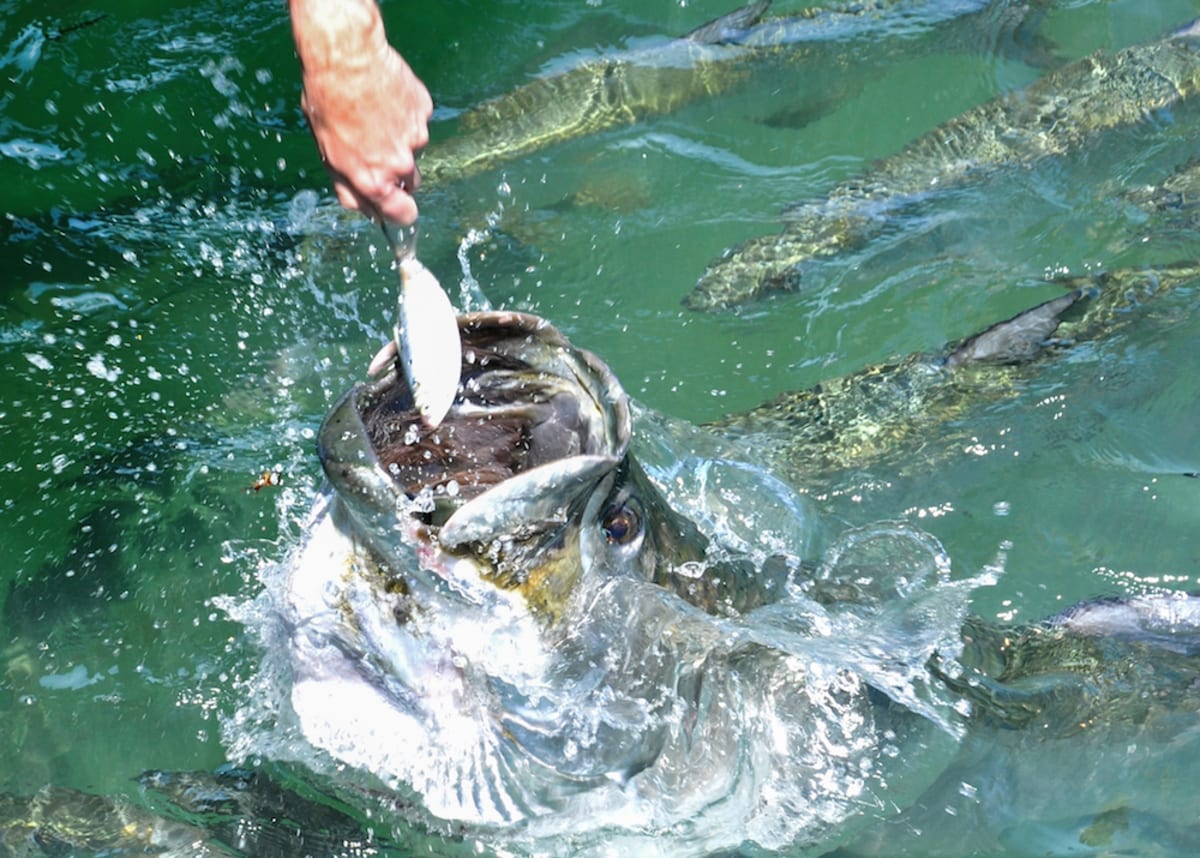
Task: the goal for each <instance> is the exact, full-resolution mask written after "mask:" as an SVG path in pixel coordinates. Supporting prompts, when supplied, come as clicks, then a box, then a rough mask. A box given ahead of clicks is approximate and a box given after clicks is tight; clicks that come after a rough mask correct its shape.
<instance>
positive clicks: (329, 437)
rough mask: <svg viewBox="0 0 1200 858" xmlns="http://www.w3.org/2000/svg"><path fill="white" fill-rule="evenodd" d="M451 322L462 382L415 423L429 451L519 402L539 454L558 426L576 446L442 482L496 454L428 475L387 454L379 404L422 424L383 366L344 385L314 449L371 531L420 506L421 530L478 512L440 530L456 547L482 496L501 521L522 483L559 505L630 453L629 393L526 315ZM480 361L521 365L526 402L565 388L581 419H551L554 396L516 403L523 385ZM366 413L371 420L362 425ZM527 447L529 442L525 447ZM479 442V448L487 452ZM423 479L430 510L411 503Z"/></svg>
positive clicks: (516, 370)
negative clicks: (432, 415)
mask: <svg viewBox="0 0 1200 858" xmlns="http://www.w3.org/2000/svg"><path fill="white" fill-rule="evenodd" d="M458 324H459V332H460V335H461V337H462V341H463V383H462V384H461V385H460V390H459V393H458V395H457V396H456V397H455V401H454V404H453V405H452V406H451V409H450V413H449V414H448V415H447V418H446V421H444V422H443V425H442V426H441V427H439V428H438V429H436V430H428V429H427V427H425V428H418V429H417V430H415V431H416V432H418V433H423V438H424V439H425V440H426V442H427V443H431V445H432V448H433V449H434V451H435V452H437V450H439V449H443V448H446V447H450V446H451V444H450V442H449V439H451V438H452V436H453V435H454V433H455V432H456V431H458V430H459V429H461V427H464V426H468V425H470V426H474V427H476V428H478V427H481V426H485V424H486V423H487V421H489V420H490V419H491V418H492V417H493V416H494V415H496V414H499V415H502V416H503V415H506V414H507V415H512V418H513V419H514V420H519V419H520V418H521V416H522V415H523V413H524V412H525V411H528V412H529V415H530V416H531V419H533V420H534V421H535V422H533V423H532V424H530V425H531V427H532V429H531V434H533V433H536V432H538V431H540V430H545V432H547V433H549V434H550V435H552V436H553V437H552V438H551V439H550V441H549V442H545V441H544V440H543V442H542V445H543V446H549V447H550V448H551V449H550V451H549V453H547V455H551V454H553V452H554V450H553V447H554V444H555V443H556V442H558V441H561V437H562V436H565V437H566V438H567V439H568V440H569V441H571V442H572V443H574V442H575V441H577V442H578V446H579V449H578V451H576V452H574V453H573V454H569V455H554V456H553V457H552V458H550V459H549V460H548V461H544V462H540V463H539V462H535V463H534V464H532V465H530V466H529V467H517V468H515V469H514V470H513V471H512V472H511V473H508V474H507V475H505V474H504V473H501V479H499V480H494V479H492V480H491V481H490V482H487V481H477V482H474V483H472V482H471V481H470V480H467V481H465V482H461V483H458V484H456V485H455V486H454V488H453V489H452V490H449V491H448V490H447V488H448V487H449V483H450V482H452V481H454V477H455V476H456V475H457V476H462V475H466V476H468V477H469V476H472V475H474V476H478V475H479V474H480V473H484V472H486V471H487V469H488V468H489V466H491V465H493V464H494V462H490V461H487V460H480V461H478V462H473V463H472V462H466V463H465V464H463V465H461V466H460V467H459V469H458V470H457V471H452V469H451V468H450V467H449V466H447V467H446V468H445V469H443V470H441V471H439V470H438V469H437V467H433V468H430V469H429V472H428V474H425V473H423V472H422V470H421V469H420V468H416V467H414V468H411V469H409V468H406V467H405V466H401V467H397V466H396V464H395V462H394V461H393V462H391V463H389V462H385V461H384V459H383V458H381V456H380V450H379V449H378V447H377V443H378V444H380V445H382V446H390V447H391V448H392V451H393V452H394V450H395V449H396V448H400V447H401V446H402V443H401V440H398V438H397V436H396V435H393V436H391V437H389V438H387V439H385V442H386V443H385V442H381V441H380V440H379V438H380V431H379V425H378V424H379V420H378V418H377V417H376V416H375V415H377V414H378V413H384V414H385V415H386V416H388V417H394V418H395V420H394V422H395V425H396V426H397V427H400V426H404V427H407V426H408V425H410V424H415V425H417V426H418V427H419V426H420V423H419V416H418V414H417V411H416V408H415V405H414V404H413V402H412V398H411V394H410V393H409V392H408V391H407V387H406V384H405V382H404V378H403V375H402V374H401V373H399V372H398V371H397V369H396V367H395V366H394V365H393V366H392V367H390V368H388V369H387V371H386V372H385V373H384V374H383V375H382V376H379V377H377V378H376V379H374V380H372V381H369V382H365V383H360V384H357V385H355V386H354V387H353V388H351V389H350V391H348V392H347V393H346V394H345V395H344V396H343V397H342V399H341V400H339V401H338V403H337V404H336V405H335V406H334V407H333V408H332V409H331V410H330V412H329V414H328V416H327V417H326V419H325V421H324V422H323V424H322V426H321V429H320V432H319V434H318V439H317V453H318V456H319V458H320V461H321V465H322V467H323V469H324V471H325V475H326V477H327V478H328V480H329V482H330V483H331V484H332V485H333V487H334V490H335V491H336V493H337V494H338V495H339V496H340V497H342V498H343V500H345V501H346V505H347V506H349V507H350V511H351V513H352V514H353V516H354V518H355V519H357V520H358V523H359V524H360V525H362V526H364V527H365V528H367V529H369V530H372V531H376V532H378V530H379V529H380V528H385V529H387V530H389V531H394V530H396V528H397V526H398V525H401V524H402V523H403V522H404V521H405V520H407V519H409V518H410V517H412V516H414V515H417V514H420V515H421V516H423V520H424V523H425V524H426V525H427V527H426V528H424V529H423V532H424V533H427V534H429V535H430V536H431V537H432V535H433V534H435V533H437V532H438V530H439V529H440V528H441V527H442V525H444V524H447V523H448V522H449V521H450V520H451V519H453V518H454V516H455V515H456V513H457V512H458V511H459V510H460V509H461V508H463V507H464V506H468V505H469V506H470V507H471V509H472V510H474V511H475V512H474V513H470V514H468V516H467V518H472V517H474V523H473V524H471V525H470V526H469V527H464V526H462V523H463V518H462V517H460V518H459V521H458V523H457V524H456V525H455V527H454V528H452V529H451V533H449V534H447V535H448V536H453V539H448V540H447V545H446V547H450V548H454V547H457V546H459V545H460V544H461V543H463V542H464V541H474V539H475V537H474V536H470V538H468V536H467V535H466V534H472V535H473V534H478V533H480V523H479V520H478V516H477V515H476V513H478V511H480V510H483V509H487V508H488V506H489V505H490V504H493V503H495V504H497V505H499V504H504V505H506V506H508V507H509V508H510V510H509V513H508V516H507V518H505V519H504V521H505V522H511V521H512V520H513V519H514V516H515V515H516V513H515V512H513V510H512V507H513V505H514V498H517V499H518V502H524V501H526V500H528V498H529V491H534V492H535V493H536V494H538V495H539V496H540V497H543V498H546V497H548V496H553V495H555V494H556V493H557V494H558V495H560V496H561V497H560V500H562V501H563V504H560V505H565V502H566V500H568V499H569V498H570V497H573V496H576V495H577V494H578V493H580V492H583V491H585V490H587V489H588V488H589V487H590V486H591V485H594V484H595V482H596V481H597V480H599V479H600V478H602V476H603V475H604V474H605V473H607V472H608V471H610V470H612V469H613V468H615V467H616V465H617V464H618V463H619V462H620V461H621V460H622V459H623V458H624V457H625V455H626V454H627V452H628V449H629V444H630V439H631V434H632V430H631V425H632V417H631V409H630V405H629V400H628V397H627V395H626V394H625V392H624V390H623V389H622V388H621V385H620V383H619V381H618V380H617V378H616V376H615V375H614V374H613V372H612V371H611V370H610V369H609V368H608V366H607V365H606V364H605V363H604V362H603V361H601V360H600V359H599V358H597V357H596V356H595V355H594V354H592V353H591V352H589V351H586V350H584V349H580V348H577V347H575V346H573V345H572V344H571V343H570V342H569V341H568V340H567V339H566V338H565V337H564V336H563V335H562V334H561V333H560V332H559V331H558V330H557V329H556V328H554V327H553V326H552V325H550V324H549V323H548V322H546V321H545V320H544V319H542V318H541V317H539V316H535V315H532V314H529V313H520V312H514V311H486V312H477V313H469V314H464V315H461V316H459V319H458ZM489 361H495V362H496V363H500V364H503V363H505V362H506V361H508V362H511V368H510V370H509V374H510V375H516V376H523V375H524V374H526V373H527V374H528V375H529V376H530V379H531V381H536V384H535V383H531V384H530V386H529V393H530V397H531V400H536V399H537V397H538V396H539V395H540V394H546V393H547V392H548V393H549V394H553V396H560V395H565V396H566V397H568V400H569V401H566V402H565V403H563V405H564V407H565V410H566V411H567V412H568V413H567V415H566V417H567V418H568V420H570V419H575V420H577V422H578V425H576V424H575V423H571V425H569V426H567V431H566V432H565V433H564V431H563V428H562V427H561V426H559V425H558V422H557V421H558V418H559V414H558V409H557V408H556V407H555V406H554V402H555V400H554V399H553V396H551V399H550V401H549V402H545V403H541V402H537V401H531V402H524V401H522V398H521V393H522V391H523V390H524V388H523V387H522V386H521V385H520V384H518V385H517V386H516V389H515V391H514V390H507V389H502V388H501V386H500V384H498V383H497V379H499V381H500V383H501V384H502V383H503V381H504V378H505V373H504V371H503V370H498V369H488V368H487V365H488V362H489ZM473 382H474V386H473ZM505 397H512V398H511V399H505ZM539 407H540V408H541V409H542V411H540V412H539V411H538V408H539ZM364 414H365V415H367V416H366V418H364ZM547 414H548V415H549V416H548V417H547V419H546V420H544V421H543V422H541V423H537V422H536V418H537V417H538V416H539V415H543V416H544V415H547ZM373 422H374V423H375V426H374V427H373V426H372V425H370V424H372V423H373ZM485 428H486V427H485ZM526 428H529V427H526ZM396 431H398V430H396ZM406 431H409V432H412V431H414V430H411V429H409V430H406ZM373 432H374V436H375V440H373V437H372V435H373ZM572 432H577V433H579V437H578V438H577V439H575V438H573V437H572V435H571V433H572ZM439 433H442V434H439ZM439 439H440V440H439ZM534 441H537V439H534ZM533 445H534V442H531V448H532V446H533ZM402 452H403V451H402ZM487 452H488V449H487V448H486V446H485V447H484V455H486V454H487ZM536 452H537V451H535V450H532V449H531V451H530V453H529V455H530V457H531V458H534V457H535V453H536ZM485 476H487V474H486V473H485ZM489 479H490V477H489ZM523 486H525V487H527V486H533V487H534V488H533V489H528V488H523ZM425 489H429V490H430V492H431V494H432V501H433V504H432V509H430V506H429V504H428V503H427V502H425V503H420V504H419V503H416V502H414V498H415V497H416V496H417V495H418V494H422V493H424V490H425ZM523 491H524V492H525V494H522V492H523ZM427 500H428V498H426V501H427ZM498 526H503V523H501V524H500V525H498ZM455 534H457V535H455Z"/></svg>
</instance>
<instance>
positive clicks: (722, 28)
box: [683, 0, 771, 45]
mask: <svg viewBox="0 0 1200 858" xmlns="http://www.w3.org/2000/svg"><path fill="white" fill-rule="evenodd" d="M770 5H771V0H758V2H757V3H750V4H749V5H747V6H743V7H742V8H740V9H734V10H733V11H732V12H728V13H726V14H724V15H722V16H721V17H720V18H713V19H712V20H711V21H709V22H708V23H707V24H702V25H701V26H699V27H697V28H696V29H694V30H692V31H691V32H690V33H688V34H687V35H686V36H684V37H683V38H685V39H687V40H688V41H689V42H698V43H699V44H702V45H719V44H720V43H721V42H724V41H727V40H728V39H729V38H730V36H732V35H734V34H736V33H737V31H739V30H744V29H746V28H747V27H753V26H754V25H755V24H757V23H758V21H759V19H760V18H762V16H763V13H764V12H766V11H767V8H768V7H769V6H770Z"/></svg>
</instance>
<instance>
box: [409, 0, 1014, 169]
mask: <svg viewBox="0 0 1200 858" xmlns="http://www.w3.org/2000/svg"><path fill="white" fill-rule="evenodd" d="M769 5H770V3H769V0H760V2H756V3H752V4H749V5H747V6H744V7H742V8H740V9H737V10H735V11H733V12H730V13H729V14H727V15H724V16H722V17H720V18H717V19H715V20H713V21H710V22H709V23H707V24H704V25H703V26H701V27H698V28H697V29H695V30H693V31H692V32H691V33H689V34H688V35H686V36H684V37H683V38H680V39H676V40H675V41H672V42H669V43H667V44H665V45H657V46H655V47H652V48H647V49H643V50H636V51H629V52H626V53H621V54H616V55H613V56H605V57H600V58H597V59H595V60H589V61H587V62H583V63H581V64H579V65H578V66H575V67H574V68H571V69H569V70H568V71H565V72H562V73H559V74H552V75H548V76H545V77H540V78H537V79H536V80H533V81H531V82H530V83H528V84H526V85H524V86H521V87H518V88H517V89H515V90H513V91H512V92H509V93H506V94H504V95H501V96H498V97H496V98H494V99H492V100H490V101H486V102H484V103H483V104H480V105H478V106H475V107H472V108H471V109H469V110H467V111H465V112H464V113H462V114H461V115H460V116H458V117H457V133H456V134H455V135H454V136H452V137H448V138H446V139H441V140H438V141H436V142H435V143H434V144H433V145H432V146H430V147H429V148H428V149H427V150H426V151H425V152H424V153H423V154H422V156H421V159H420V170H421V175H422V177H423V178H425V179H426V180H433V181H449V180H454V179H462V178H466V177H468V176H472V175H474V174H476V173H479V172H481V171H483V170H488V169H491V168H493V167H495V166H497V165H499V164H501V163H503V162H505V161H508V160H511V159H513V158H516V157H519V156H521V155H526V154H529V153H530V152H535V151H537V150H539V149H542V148H545V147H547V146H550V145H553V144H556V143H562V142H564V141H566V140H571V139H574V138H576V137H580V136H583V135H585V134H594V133H596V132H598V131H603V130H605V129H607V128H615V127H618V126H621V125H629V124H632V123H634V122H638V121H641V120H643V119H646V118H649V117H651V116H659V115H663V114H666V113H670V112H672V111H675V110H678V109H679V108H681V107H683V106H685V105H687V104H691V103H693V102H696V101H699V100H701V99H704V98H712V97H715V96H718V95H721V94H723V93H727V92H730V91H732V90H734V89H735V88H736V87H738V86H740V85H741V84H743V83H744V82H745V81H746V80H747V79H748V78H749V77H750V75H751V74H752V73H754V71H755V70H756V69H757V68H759V67H761V66H762V65H763V64H764V62H766V61H768V60H771V59H774V58H780V57H784V58H785V59H786V61H796V62H804V61H806V60H807V59H809V57H810V48H808V47H806V46H809V45H814V44H819V43H829V42H831V41H834V40H839V39H840V40H845V39H847V38H852V37H853V38H862V37H869V36H873V35H885V34H887V33H888V32H889V31H890V30H892V29H903V30H906V31H910V32H911V31H912V30H914V29H920V28H929V27H932V26H934V25H936V24H939V23H942V22H945V21H950V20H954V19H958V18H962V17H964V16H966V15H969V14H971V13H978V12H980V11H982V10H984V9H986V8H992V7H1009V6H1013V5H1019V4H1014V3H1013V1H1012V0H951V2H936V3H931V2H928V1H927V0H874V2H868V3H858V2H848V3H833V4H829V5H825V6H819V7H810V8H806V9H802V10H801V11H799V12H797V13H796V14H794V15H788V16H781V17H775V18H764V17H763V16H764V14H765V13H766V10H767V8H768V6H769ZM797 110H799V108H797Z"/></svg>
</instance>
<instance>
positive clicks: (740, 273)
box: [684, 19, 1200, 310]
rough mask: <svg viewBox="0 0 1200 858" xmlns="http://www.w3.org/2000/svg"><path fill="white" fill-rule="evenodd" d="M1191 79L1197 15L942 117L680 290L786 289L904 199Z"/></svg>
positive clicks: (1191, 85)
mask: <svg viewBox="0 0 1200 858" xmlns="http://www.w3.org/2000/svg"><path fill="white" fill-rule="evenodd" d="M1198 88H1200V19H1198V20H1197V21H1194V22H1192V23H1191V24H1188V25H1187V26H1185V27H1183V28H1182V29H1179V30H1176V31H1174V32H1172V33H1171V34H1169V35H1168V36H1166V37H1165V38H1163V39H1160V40H1159V41H1156V42H1153V43H1150V44H1144V45H1137V46H1134V47H1130V48H1126V49H1124V50H1121V51H1118V52H1116V53H1106V52H1099V53H1096V54H1093V55H1091V56H1089V57H1087V58H1085V59H1083V60H1080V61H1078V62H1075V63H1071V64H1069V65H1066V66H1063V67H1062V68H1059V69H1057V70H1054V71H1051V72H1049V73H1048V74H1046V75H1044V76H1043V77H1041V78H1040V79H1038V80H1037V81H1035V82H1034V83H1032V84H1030V85H1029V86H1027V87H1025V88H1024V89H1021V90H1018V91H1016V92H1011V93H1007V94H1005V95H1002V96H1000V97H998V98H995V99H993V100H991V101H988V102H986V103H984V104H982V105H980V106H978V107H975V108H973V109H971V110H968V111H967V112H966V113H963V114H960V115H959V116H957V117H955V118H954V119H951V120H950V121H948V122H946V123H943V124H942V125H940V126H938V127H937V128H935V129H934V130H933V131H931V132H929V133H927V134H925V135H924V136H922V137H919V138H918V139H916V140H914V141H913V142H912V143H910V144H909V145H907V146H906V147H905V148H904V149H902V150H901V151H900V152H898V153H897V154H895V155H892V156H889V157H887V158H884V159H883V160H881V161H879V162H878V163H876V164H875V165H874V166H873V167H872V168H871V169H870V170H868V171H866V172H864V173H862V174H861V175H858V176H855V177H854V178H852V179H849V180H846V181H843V182H841V183H840V184H838V185H837V186H836V187H834V188H833V190H831V191H830V192H829V193H828V194H827V195H826V196H825V197H824V198H822V199H819V200H813V201H809V202H805V203H800V204H798V205H796V206H793V207H791V208H790V209H788V210H787V211H786V212H785V226H784V229H783V231H782V232H781V233H779V234H777V235H768V236H762V237H758V238H752V239H749V240H748V241H745V242H743V243H742V244H740V245H738V246H736V247H732V248H730V249H728V250H726V251H725V252H724V253H723V254H722V255H721V257H720V258H718V259H717V260H715V261H714V262H712V263H711V264H710V265H709V267H708V269H707V270H706V271H705V272H704V273H703V274H702V275H701V277H700V279H699V281H698V282H697V284H696V286H695V288H694V289H693V290H692V292H691V293H690V294H688V295H687V296H686V297H685V298H684V303H685V304H686V305H687V306H688V307H690V308H691V309H694V310H713V309H719V308H727V307H733V306H736V305H738V304H741V303H744V302H746V301H749V300H751V299H753V298H755V297H756V296H759V295H763V294H765V293H768V292H773V291H780V290H790V289H794V288H796V286H797V285H798V283H799V281H800V279H801V277H802V276H803V271H804V263H805V262H808V261H810V260H814V259H820V258H824V257H831V256H835V255H837V254H839V253H842V252H844V251H847V250H850V249H852V248H855V247H859V246H861V245H863V244H865V243H866V242H868V241H870V240H871V239H872V238H874V237H875V236H876V235H878V234H879V233H880V231H881V230H882V229H883V227H884V225H885V224H887V223H888V222H889V221H890V220H891V219H893V218H894V217H895V216H896V215H897V214H901V213H902V212H903V210H904V208H905V207H906V206H911V205H913V204H915V203H918V202H921V201H924V200H928V199H930V198H931V197H933V196H934V195H936V194H937V193H939V192H941V191H943V190H945V189H947V188H952V187H955V186H959V185H963V184H965V183H967V182H973V181H979V180H981V179H983V178H985V177H987V176H989V175H994V173H995V172H996V170H997V169H999V168H1002V167H1015V166H1028V165H1031V164H1034V163H1036V162H1038V161H1040V160H1042V159H1044V158H1048V157H1053V156H1061V155H1064V154H1066V153H1068V152H1072V151H1076V150H1078V149H1079V148H1081V147H1082V146H1083V145H1085V144H1086V143H1088V142H1090V141H1092V140H1094V138H1095V136H1096V135H1097V134H1098V133H1100V132H1103V131H1106V130H1111V129H1115V128H1120V127H1123V126H1131V125H1133V124H1135V123H1139V122H1143V121H1145V120H1146V119H1147V118H1148V117H1149V116H1151V115H1152V114H1154V113H1155V112H1156V111H1160V110H1164V109H1166V108H1169V107H1171V106H1172V105H1175V104H1178V103H1179V102H1181V101H1183V100H1184V99H1187V98H1189V97H1190V96H1192V95H1193V94H1194V93H1195V92H1196V90H1197V89H1198Z"/></svg>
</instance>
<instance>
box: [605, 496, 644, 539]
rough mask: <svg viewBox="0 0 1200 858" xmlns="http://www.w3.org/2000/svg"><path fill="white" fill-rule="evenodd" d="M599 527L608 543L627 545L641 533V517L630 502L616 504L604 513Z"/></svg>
mask: <svg viewBox="0 0 1200 858" xmlns="http://www.w3.org/2000/svg"><path fill="white" fill-rule="evenodd" d="M600 528H601V529H602V530H603V531H604V538H605V539H607V540H608V542H609V544H610V545H627V544H629V543H630V542H632V541H633V540H634V539H636V538H637V537H638V535H639V534H640V533H641V531H642V519H641V516H639V515H638V513H637V510H635V509H634V508H633V507H632V506H631V505H630V504H628V503H622V504H616V505H614V506H611V507H609V508H608V511H607V512H605V513H604V518H603V519H601V522H600Z"/></svg>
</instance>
